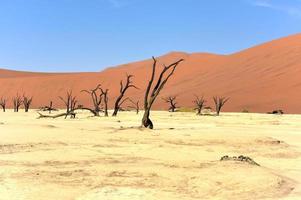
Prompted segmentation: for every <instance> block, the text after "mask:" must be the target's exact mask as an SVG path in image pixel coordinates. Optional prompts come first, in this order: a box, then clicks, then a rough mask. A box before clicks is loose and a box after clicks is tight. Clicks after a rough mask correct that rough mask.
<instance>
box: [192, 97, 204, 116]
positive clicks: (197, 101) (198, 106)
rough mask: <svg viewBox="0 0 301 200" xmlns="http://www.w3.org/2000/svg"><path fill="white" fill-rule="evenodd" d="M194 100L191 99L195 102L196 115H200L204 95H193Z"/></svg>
mask: <svg viewBox="0 0 301 200" xmlns="http://www.w3.org/2000/svg"><path fill="white" fill-rule="evenodd" d="M195 98H196V99H195V100H194V101H193V103H194V104H195V106H196V107H195V110H197V115H201V114H202V109H203V107H204V104H205V102H206V101H205V99H204V97H201V98H199V97H198V96H195Z"/></svg>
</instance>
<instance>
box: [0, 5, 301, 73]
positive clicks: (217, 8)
mask: <svg viewBox="0 0 301 200" xmlns="http://www.w3.org/2000/svg"><path fill="white" fill-rule="evenodd" d="M298 32H301V0H0V68H9V69H15V70H29V71H52V72H54V71H100V70H102V69H104V68H105V67H109V66H114V65H118V64H123V63H127V62H132V61H136V60H142V59H146V58H150V57H151V56H153V55H154V56H159V55H162V54H165V53H167V52H170V51H185V52H212V53H219V54H229V53H233V52H236V51H239V50H241V49H244V48H248V47H250V46H253V45H256V44H260V43H262V42H265V41H269V40H272V39H276V38H279V37H283V36H287V35H290V34H294V33H298Z"/></svg>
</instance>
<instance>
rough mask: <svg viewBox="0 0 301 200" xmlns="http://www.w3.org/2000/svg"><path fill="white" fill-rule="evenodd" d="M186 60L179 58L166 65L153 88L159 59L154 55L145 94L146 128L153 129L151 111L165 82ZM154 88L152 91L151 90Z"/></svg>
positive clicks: (144, 117)
mask: <svg viewBox="0 0 301 200" xmlns="http://www.w3.org/2000/svg"><path fill="white" fill-rule="evenodd" d="M182 61H184V60H183V59H180V60H178V61H177V62H174V63H172V64H170V65H168V66H166V65H164V66H163V69H162V71H161V72H160V75H159V78H158V80H157V83H156V84H155V86H154V88H153V89H152V85H153V83H154V79H155V73H156V66H157V60H156V59H155V58H154V57H153V69H152V74H151V78H150V80H149V83H148V85H147V88H146V91H145V96H144V114H143V118H142V126H144V127H146V128H150V129H153V128H154V126H153V122H152V121H151V119H150V111H151V108H152V105H153V103H154V102H155V100H156V98H157V97H158V95H159V93H160V91H161V90H162V89H163V88H164V86H165V84H166V83H167V81H168V79H169V78H170V77H171V76H172V75H173V74H174V72H175V70H176V68H177V66H178V65H179V64H180V63H181V62H182ZM151 89H152V91H151Z"/></svg>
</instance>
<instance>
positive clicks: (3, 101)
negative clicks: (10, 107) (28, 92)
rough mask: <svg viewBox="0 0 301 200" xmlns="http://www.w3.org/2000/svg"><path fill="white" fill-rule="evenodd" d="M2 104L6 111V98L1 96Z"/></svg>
mask: <svg viewBox="0 0 301 200" xmlns="http://www.w3.org/2000/svg"><path fill="white" fill-rule="evenodd" d="M0 106H1V107H2V110H3V112H5V109H6V99H5V98H3V97H1V99H0Z"/></svg>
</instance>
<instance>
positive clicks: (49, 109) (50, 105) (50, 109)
mask: <svg viewBox="0 0 301 200" xmlns="http://www.w3.org/2000/svg"><path fill="white" fill-rule="evenodd" d="M40 110H41V111H48V112H49V114H51V112H52V111H58V110H57V109H56V108H54V107H53V104H52V101H50V103H49V106H44V107H41V108H40Z"/></svg>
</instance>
